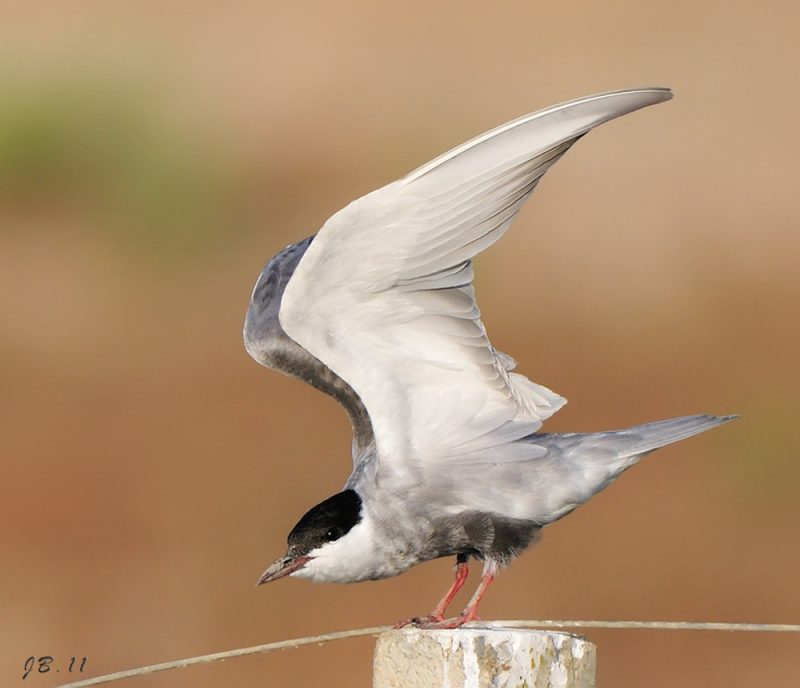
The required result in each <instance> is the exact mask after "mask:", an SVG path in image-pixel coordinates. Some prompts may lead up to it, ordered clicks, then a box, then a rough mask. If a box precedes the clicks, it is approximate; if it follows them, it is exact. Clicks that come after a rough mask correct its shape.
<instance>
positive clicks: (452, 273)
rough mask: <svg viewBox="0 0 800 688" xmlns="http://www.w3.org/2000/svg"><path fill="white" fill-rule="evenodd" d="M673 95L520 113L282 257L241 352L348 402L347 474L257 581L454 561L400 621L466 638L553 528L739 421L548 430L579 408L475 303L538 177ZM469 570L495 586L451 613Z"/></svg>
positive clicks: (265, 277)
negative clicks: (484, 602) (425, 607)
mask: <svg viewBox="0 0 800 688" xmlns="http://www.w3.org/2000/svg"><path fill="white" fill-rule="evenodd" d="M671 97H672V94H671V92H670V91H669V90H668V89H665V88H643V89H633V90H625V91H617V92H612V93H602V94H599V95H593V96H589V97H585V98H580V99H578V100H574V101H570V102H567V103H562V104H560V105H555V106H553V107H550V108H547V109H545V110H541V111H539V112H535V113H533V114H529V115H525V116H524V117H520V118H519V119H516V120H514V121H512V122H508V123H507V124H504V125H502V126H500V127H498V128H496V129H493V130H491V131H489V132H487V133H484V134H481V135H480V136H478V137H476V138H474V139H472V140H470V141H468V142H467V143H464V144H462V145H461V146H458V147H457V148H454V149H453V150H451V151H449V152H447V153H445V154H443V155H441V156H440V157H438V158H436V159H434V160H433V161H431V162H429V163H427V164H425V165H423V166H422V167H419V168H418V169H416V170H414V171H413V172H411V173H409V174H408V175H406V176H405V177H403V178H402V179H400V180H398V181H395V182H392V183H390V184H388V185H387V186H384V187H382V188H380V189H378V190H377V191H373V192H372V193H369V194H367V195H366V196H363V197H362V198H359V199H358V200H356V201H353V202H352V203H350V204H349V205H348V206H346V207H345V208H344V209H342V210H340V211H338V212H337V213H335V214H334V215H333V216H332V217H331V218H330V219H328V221H327V222H325V224H324V225H323V226H322V228H321V229H320V230H319V231H318V232H317V233H316V234H315V235H313V236H310V237H308V238H306V239H303V240H302V241H299V242H298V243H295V244H291V245H290V246H287V247H286V248H285V249H284V250H282V251H281V252H280V253H278V254H277V255H276V256H275V257H274V258H272V259H271V260H270V261H269V263H268V264H267V266H266V267H265V268H264V270H263V271H262V272H261V275H260V276H259V278H258V281H257V282H256V285H255V287H254V289H253V293H252V297H251V300H250V304H249V308H248V310H247V315H246V319H245V324H244V342H245V347H246V349H247V351H248V353H249V354H250V355H251V356H252V357H253V358H254V359H255V360H256V361H258V362H259V363H261V364H262V365H265V366H267V367H269V368H274V369H276V370H279V371H281V372H282V373H285V374H288V375H290V376H293V377H295V378H299V379H301V380H304V381H305V382H307V383H309V384H311V385H313V386H314V387H315V388H317V389H318V390H320V391H322V392H324V393H326V394H329V395H330V396H332V397H333V398H334V399H336V400H337V401H338V402H339V403H340V404H341V405H342V406H343V407H344V408H345V410H346V411H347V414H348V415H349V418H350V422H351V424H352V426H353V446H352V460H353V469H352V472H351V474H350V477H349V478H348V479H347V481H346V482H345V483H344V486H343V489H342V491H341V492H339V493H337V494H335V495H334V496H332V497H330V498H328V499H326V500H325V501H323V502H321V503H320V504H317V505H316V506H314V507H313V508H312V509H310V510H309V511H308V512H307V513H306V514H305V515H304V516H303V517H302V518H301V519H300V520H299V521H298V523H297V525H295V527H294V528H293V529H292V530H291V532H290V533H289V536H288V550H287V552H286V554H285V555H284V556H282V557H281V558H279V559H278V560H277V561H275V562H274V563H273V564H272V565H271V566H270V567H269V568H267V570H266V571H265V572H264V573H263V575H262V576H261V577H260V579H259V581H258V583H259V584H261V583H267V582H270V581H275V580H278V579H280V578H283V577H284V576H294V577H298V578H307V579H310V580H312V581H329V582H338V583H352V582H358V581H365V580H376V579H381V578H387V577H389V576H395V575H397V574H400V573H402V572H404V571H406V570H408V569H409V568H411V567H412V566H415V565H416V564H419V563H421V562H424V561H428V560H431V559H435V558H439V557H450V556H454V557H455V558H456V568H455V578H454V580H453V583H452V585H451V587H450V589H449V590H448V591H447V593H446V594H445V596H444V597H443V598H442V600H441V601H440V602H439V603H438V604H437V605H436V607H435V608H434V609H433V611H432V612H431V613H430V614H428V615H427V616H424V617H421V618H420V617H415V618H413V619H410V620H409V622H402V623H400V624H398V625H403V624H404V623H413V624H416V625H418V626H421V627H429V628H455V627H458V626H460V625H462V624H464V623H467V622H469V621H472V620H474V619H476V618H477V607H478V603H479V602H480V600H481V597H482V596H483V594H484V593H485V592H486V589H487V588H488V586H489V584H490V583H491V582H492V580H493V579H494V578H495V576H496V574H497V572H498V570H499V569H500V568H501V567H503V566H505V565H507V564H509V563H510V562H511V560H512V559H514V557H516V556H517V555H519V554H520V553H521V552H522V551H523V550H524V549H525V548H526V547H527V546H528V545H530V544H531V543H532V542H534V541H535V540H536V539H537V535H538V534H539V532H540V530H541V529H542V528H543V527H544V526H546V525H547V524H549V523H552V522H553V521H556V520H557V519H560V518H562V517H563V516H565V515H567V514H569V513H570V512H571V511H573V510H574V509H575V508H576V507H578V506H579V505H581V504H583V503H584V502H586V500H588V499H589V498H590V497H591V496H592V495H594V494H595V493H597V492H598V491H600V490H602V489H603V488H604V487H606V486H607V485H608V484H609V483H611V482H612V481H613V480H614V479H615V478H617V477H618V476H619V475H620V474H621V473H622V472H623V471H625V470H626V469H627V468H629V467H630V466H632V465H633V464H635V463H636V462H637V461H639V459H641V458H642V457H643V456H645V455H646V454H649V453H650V452H652V451H653V450H655V449H658V448H659V447H663V446H664V445H667V444H671V443H673V442H677V441H679V440H683V439H685V438H687V437H691V436H692V435H696V434H698V433H701V432H705V431H706V430H709V429H711V428H713V427H716V426H718V425H720V424H722V423H725V422H727V421H729V420H732V419H733V418H735V416H724V417H715V416H710V415H695V416H686V417H681V418H674V419H671V420H662V421H656V422H652V423H646V424H644V425H637V426H635V427H630V428H627V429H625V430H616V431H608V432H592V433H565V434H559V433H540V432H539V429H540V428H541V426H542V423H543V421H545V420H546V419H547V418H548V417H550V416H551V415H553V414H554V413H555V412H556V411H558V410H559V409H560V408H561V407H562V406H563V405H564V404H565V403H566V400H565V399H564V398H563V397H561V396H559V395H558V394H556V393H554V392H552V391H551V390H549V389H548V388H546V387H543V386H542V385H539V384H536V383H534V382H532V381H531V380H529V379H528V378H526V377H525V376H523V375H521V374H519V373H516V372H514V368H515V367H516V362H515V361H514V359H513V358H512V357H511V356H509V355H507V354H504V353H501V352H499V351H497V350H496V349H494V348H493V347H492V345H491V344H490V342H489V339H488V337H487V335H486V330H485V328H484V326H483V324H482V322H481V319H480V312H479V310H478V306H477V304H476V301H475V293H474V289H473V284H472V281H473V265H472V259H473V258H474V257H475V256H476V255H477V254H478V253H480V252H481V251H483V250H484V249H486V248H488V247H489V246H490V245H492V244H494V243H495V242H496V241H497V240H498V239H499V238H500V237H501V236H503V234H504V233H505V232H506V230H507V229H508V228H509V226H510V225H511V223H512V221H513V220H514V218H515V216H516V215H517V212H518V211H519V209H520V207H521V206H522V204H523V203H524V202H525V200H526V199H527V198H528V196H530V195H531V193H532V192H533V190H534V188H535V187H536V185H537V184H538V182H539V180H540V179H541V178H542V175H544V173H545V172H547V170H548V169H550V167H551V166H552V165H553V164H554V163H555V162H556V161H558V160H559V159H560V158H561V156H562V155H564V153H566V152H567V150H569V148H570V147H571V146H572V145H573V144H574V143H575V142H576V141H577V140H578V139H580V138H581V137H582V136H583V135H584V134H586V133H587V132H589V131H590V130H591V129H593V128H594V127H596V126H597V125H599V124H602V123H604V122H608V121H609V120H612V119H614V118H616V117H619V116H621V115H624V114H627V113H630V112H633V111H635V110H639V109H640V108H643V107H646V106H648V105H653V104H656V103H661V102H663V101H666V100H668V99H669V98H671ZM470 558H475V559H477V560H480V561H483V576H482V579H481V581H480V584H479V585H478V587H477V589H476V591H475V593H474V595H473V596H472V598H471V599H470V601H469V602H468V604H467V605H466V607H465V609H464V610H463V611H462V612H461V613H460V614H459V615H457V616H455V617H453V618H450V619H446V618H445V613H446V610H447V607H448V606H449V604H450V602H451V601H452V600H453V598H454V597H455V595H456V593H457V592H458V591H459V590H460V589H461V587H462V586H463V585H464V582H465V580H466V578H467V574H468V568H467V565H468V560H469V559H470Z"/></svg>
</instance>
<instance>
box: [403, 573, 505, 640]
mask: <svg viewBox="0 0 800 688" xmlns="http://www.w3.org/2000/svg"><path fill="white" fill-rule="evenodd" d="M496 575H497V564H496V563H495V562H494V561H492V560H491V559H487V560H486V565H485V566H484V568H483V578H481V583H480V585H479V586H478V589H477V590H476V591H475V594H474V595H473V596H472V598H471V599H470V601H469V602H468V603H467V606H466V607H464V610H463V611H462V612H461V613H460V614H459V615H458V616H456V617H455V618H453V619H442V620H440V621H436V620H434V621H433V622H432V623H431V622H428V623H425V622H424V621H423V623H420V624H415V625H418V626H420V628H458V627H459V626H463V625H464V624H465V623H469V622H470V621H475V620H476V619H477V618H478V604H480V601H481V598H482V597H483V596H484V594H486V590H487V588H488V587H489V586H490V585H491V583H492V581H493V580H494V578H495V576H496Z"/></svg>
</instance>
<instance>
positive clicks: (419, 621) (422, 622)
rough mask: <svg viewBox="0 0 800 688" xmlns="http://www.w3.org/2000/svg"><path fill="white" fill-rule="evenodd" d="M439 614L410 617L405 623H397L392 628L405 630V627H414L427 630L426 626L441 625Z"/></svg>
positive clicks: (441, 617) (441, 618) (442, 618)
mask: <svg viewBox="0 0 800 688" xmlns="http://www.w3.org/2000/svg"><path fill="white" fill-rule="evenodd" d="M444 620H445V619H444V617H443V616H442V615H441V614H428V615H427V616H412V617H411V618H410V619H406V620H405V621H398V622H397V623H396V624H394V625H393V626H392V628H405V627H406V626H414V627H415V628H428V624H433V623H441V622H442V621H444Z"/></svg>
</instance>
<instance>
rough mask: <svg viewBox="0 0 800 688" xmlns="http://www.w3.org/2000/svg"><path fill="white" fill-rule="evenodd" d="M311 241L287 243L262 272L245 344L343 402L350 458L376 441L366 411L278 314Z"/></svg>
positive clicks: (267, 362)
mask: <svg viewBox="0 0 800 688" xmlns="http://www.w3.org/2000/svg"><path fill="white" fill-rule="evenodd" d="M313 240H314V236H310V237H307V238H306V239H303V240H302V241H299V242H297V243H296V244H291V245H289V246H287V247H286V248H285V249H283V251H281V252H280V253H278V254H277V255H276V256H275V257H274V258H272V260H270V261H269V263H267V266H266V267H265V268H264V270H263V271H262V272H261V275H260V276H259V278H258V281H257V282H256V286H255V288H254V289H253V295H252V296H251V297H250V305H249V306H248V308H247V315H246V317H245V321H244V331H243V336H244V346H245V348H246V349H247V353H249V354H250V355H251V356H252V357H253V358H254V359H255V360H256V361H258V363H260V364H261V365H263V366H266V367H267V368H272V369H274V370H279V371H280V372H282V373H284V374H286V375H290V376H291V377H295V378H298V379H300V380H303V381H305V382H307V383H308V384H310V385H311V386H312V387H315V388H316V389H318V390H320V391H321V392H324V393H325V394H328V395H329V396H331V397H333V398H334V399H336V401H338V402H339V403H340V404H341V405H342V406H343V407H344V409H345V411H347V415H348V416H349V417H350V423H351V425H352V426H353V460H354V462H355V461H357V460H358V459H359V458H360V457H362V456H364V455H365V454H366V453H367V450H368V449H369V448H370V447H371V446H372V445H373V443H374V441H375V437H374V434H373V431H372V423H371V422H370V419H369V414H368V413H367V410H366V409H365V408H364V405H363V404H362V403H361V399H360V398H359V396H358V394H356V393H355V391H353V388H352V387H350V385H348V384H347V383H346V382H345V381H344V380H342V378H340V377H339V376H338V375H336V374H335V373H334V372H333V371H332V370H331V369H330V368H328V366H326V365H325V364H324V363H323V362H322V361H320V360H319V359H318V358H316V357H314V356H313V355H311V354H310V353H309V352H308V351H306V350H305V349H304V348H303V347H301V346H300V345H299V344H298V343H297V342H295V341H294V340H293V339H292V338H291V337H289V335H287V334H286V332H284V330H283V328H282V327H281V324H280V321H279V319H278V313H279V312H280V308H281V300H282V298H283V293H284V291H285V290H286V285H287V284H289V280H290V279H291V278H292V275H293V274H294V271H295V269H296V268H297V265H298V264H299V263H300V259H301V258H302V257H303V255H304V254H305V252H306V250H307V249H308V247H309V246H310V245H311V242H312V241H313Z"/></svg>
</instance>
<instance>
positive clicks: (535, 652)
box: [372, 626, 595, 688]
mask: <svg viewBox="0 0 800 688" xmlns="http://www.w3.org/2000/svg"><path fill="white" fill-rule="evenodd" d="M372 685H373V688H440V687H441V688H539V687H540V686H542V687H547V688H594V685H595V646H594V645H593V644H592V643H590V642H589V641H587V640H586V639H585V638H582V637H581V636H577V635H572V634H569V633H556V632H551V631H532V630H525V629H519V628H498V627H492V628H489V627H480V626H478V627H475V626H470V627H467V628H459V629H455V630H421V629H416V628H408V629H401V630H397V631H390V632H388V633H384V634H382V635H381V636H380V637H379V638H378V642H377V644H376V646H375V660H374V676H373V684H372Z"/></svg>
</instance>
